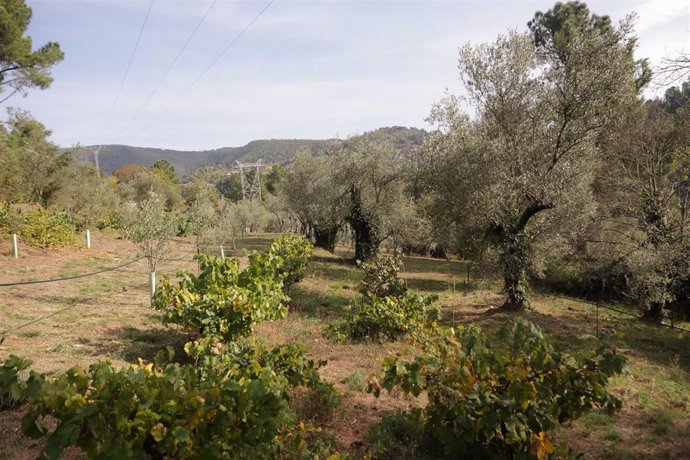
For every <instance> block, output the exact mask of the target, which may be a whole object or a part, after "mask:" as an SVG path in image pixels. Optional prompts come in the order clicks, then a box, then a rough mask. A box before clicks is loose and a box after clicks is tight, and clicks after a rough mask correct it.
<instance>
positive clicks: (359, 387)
mask: <svg viewBox="0 0 690 460" xmlns="http://www.w3.org/2000/svg"><path fill="white" fill-rule="evenodd" d="M341 382H342V383H344V384H345V386H346V387H347V389H348V390H350V391H355V392H359V393H363V392H365V391H366V390H367V381H366V379H365V378H364V375H362V373H361V372H360V371H354V372H352V373H351V374H348V375H346V376H345V378H344V379H342V380H341Z"/></svg>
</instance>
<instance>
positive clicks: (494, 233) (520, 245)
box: [489, 202, 553, 311]
mask: <svg viewBox="0 0 690 460" xmlns="http://www.w3.org/2000/svg"><path fill="white" fill-rule="evenodd" d="M551 208H553V205H551V204H544V203H538V202H535V203H533V204H531V205H530V206H528V207H527V208H526V209H525V210H524V211H523V212H522V214H521V215H520V218H519V219H518V220H517V221H516V222H515V224H513V225H502V224H499V225H495V226H494V227H493V228H491V230H490V232H489V234H490V236H491V237H492V239H493V241H494V244H495V245H496V246H498V250H499V263H500V265H501V268H502V270H503V282H504V285H503V292H504V293H505V295H506V300H505V302H504V303H503V305H502V307H501V308H503V309H505V310H511V311H522V310H526V309H528V308H529V307H530V302H529V297H528V295H527V281H528V280H527V270H528V268H529V264H530V258H531V256H532V254H531V245H532V236H531V235H530V234H529V231H528V230H527V224H528V223H529V221H530V219H531V218H532V217H534V216H535V215H536V214H538V213H539V212H541V211H544V210H546V209H551Z"/></svg>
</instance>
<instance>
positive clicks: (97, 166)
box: [91, 145, 103, 177]
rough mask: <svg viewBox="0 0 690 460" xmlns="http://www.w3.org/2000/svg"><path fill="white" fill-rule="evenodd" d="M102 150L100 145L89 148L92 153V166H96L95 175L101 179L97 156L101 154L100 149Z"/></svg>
mask: <svg viewBox="0 0 690 460" xmlns="http://www.w3.org/2000/svg"><path fill="white" fill-rule="evenodd" d="M102 148H103V146H102V145H98V146H96V145H93V146H91V151H92V152H93V160H94V164H95V165H96V174H98V177H101V164H100V163H99V161H98V154H99V153H101V149H102Z"/></svg>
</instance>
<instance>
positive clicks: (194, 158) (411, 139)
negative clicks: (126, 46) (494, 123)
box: [81, 126, 427, 175]
mask: <svg viewBox="0 0 690 460" xmlns="http://www.w3.org/2000/svg"><path fill="white" fill-rule="evenodd" d="M426 134H427V132H426V131H424V130H422V129H418V128H404V127H399V126H394V127H386V128H379V129H377V130H374V131H371V132H369V133H366V135H368V136H370V137H371V138H374V139H377V140H381V141H387V142H390V143H391V144H393V146H394V147H395V148H396V149H398V150H400V151H401V152H402V153H405V154H409V153H411V152H412V151H414V150H415V149H416V148H418V147H419V146H420V145H421V144H422V142H423V141H424V137H425V136H426ZM331 142H333V140H332V139H268V140H256V141H251V142H249V143H248V144H247V145H244V146H241V147H221V148H219V149H215V150H204V151H184V150H164V149H157V148H150V147H132V146H129V145H104V146H103V148H102V150H101V151H100V154H99V160H100V166H101V169H103V171H105V172H106V173H107V174H111V173H112V172H113V171H115V170H116V169H117V168H119V167H121V166H124V165H126V164H128V163H134V164H141V165H144V166H147V167H148V166H151V165H152V164H153V163H154V162H156V161H157V160H160V159H165V160H168V161H169V162H170V163H172V164H173V165H174V166H175V169H176V170H177V172H178V174H180V175H184V174H186V173H188V172H190V171H192V170H193V169H195V168H198V167H199V166H203V165H209V164H218V163H230V164H232V163H234V162H235V161H237V160H239V161H256V160H258V159H261V160H263V161H264V163H281V164H285V163H288V162H290V160H291V159H292V158H293V157H294V156H295V153H297V151H298V150H300V149H302V148H308V149H310V150H311V151H312V152H318V151H319V150H322V149H324V148H325V147H327V146H328V144H330V143H331ZM81 156H82V157H83V158H85V159H88V160H90V161H93V152H92V151H91V149H90V148H85V149H84V150H83V151H82V152H81Z"/></svg>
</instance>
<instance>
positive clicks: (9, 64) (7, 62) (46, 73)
mask: <svg viewBox="0 0 690 460" xmlns="http://www.w3.org/2000/svg"><path fill="white" fill-rule="evenodd" d="M30 21H31V8H29V7H28V6H27V5H26V3H25V2H24V0H0V94H1V93H4V92H6V91H9V94H7V95H5V96H4V97H3V98H2V99H1V100H0V102H4V101H6V100H7V99H9V98H10V97H11V96H13V95H14V94H17V93H25V92H26V90H27V89H29V88H39V89H46V88H48V87H49V86H50V84H51V83H52V82H53V78H52V77H51V75H50V68H51V67H52V66H53V65H54V64H57V63H58V62H60V61H62V59H63V58H64V53H63V52H62V50H61V49H60V45H59V44H58V43H55V42H48V43H46V44H45V45H43V46H42V47H40V48H38V49H37V50H35V51H33V50H32V40H31V37H29V36H25V35H24V34H25V33H26V29H27V27H28V26H29V22H30Z"/></svg>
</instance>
